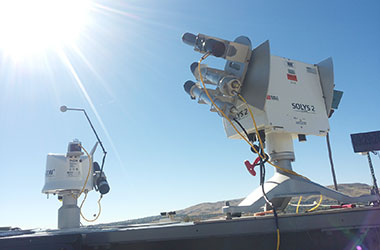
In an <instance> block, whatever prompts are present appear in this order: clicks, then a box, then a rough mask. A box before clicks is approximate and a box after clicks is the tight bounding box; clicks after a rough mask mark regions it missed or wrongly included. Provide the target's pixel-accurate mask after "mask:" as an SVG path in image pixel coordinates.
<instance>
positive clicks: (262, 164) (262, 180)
mask: <svg viewBox="0 0 380 250" xmlns="http://www.w3.org/2000/svg"><path fill="white" fill-rule="evenodd" d="M233 121H234V122H236V124H237V125H239V127H240V128H241V130H243V132H244V134H245V135H246V136H247V138H248V139H249V136H248V133H247V130H245V128H244V127H243V125H242V124H241V123H240V122H239V121H238V120H237V119H236V118H235V119H233ZM254 146H255V147H256V150H257V152H259V157H260V156H261V157H260V161H259V162H258V163H257V165H260V186H261V191H262V192H263V197H264V200H265V202H266V204H267V205H269V206H271V207H272V209H273V216H274V220H275V225H276V232H277V231H279V230H280V228H279V226H278V215H277V211H276V208H275V207H274V205H273V203H272V202H271V201H270V200H269V198H268V196H267V194H266V193H265V190H264V183H265V165H264V164H265V163H266V162H267V161H268V160H269V156H268V155H267V154H266V153H265V152H263V149H262V148H260V147H259V146H257V145H254ZM251 151H252V152H253V153H256V152H254V151H253V149H252V147H251ZM263 158H264V161H263Z"/></svg>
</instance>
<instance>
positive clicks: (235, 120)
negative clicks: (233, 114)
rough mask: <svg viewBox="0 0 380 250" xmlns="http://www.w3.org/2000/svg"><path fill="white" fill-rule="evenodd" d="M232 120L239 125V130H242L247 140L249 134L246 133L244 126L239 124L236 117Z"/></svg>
mask: <svg viewBox="0 0 380 250" xmlns="http://www.w3.org/2000/svg"><path fill="white" fill-rule="evenodd" d="M233 121H234V122H236V124H237V125H239V127H240V128H241V130H243V132H244V134H245V135H246V136H247V138H248V140H249V135H248V133H247V130H245V128H244V127H243V125H241V123H240V122H239V121H238V120H237V119H236V118H234V119H233Z"/></svg>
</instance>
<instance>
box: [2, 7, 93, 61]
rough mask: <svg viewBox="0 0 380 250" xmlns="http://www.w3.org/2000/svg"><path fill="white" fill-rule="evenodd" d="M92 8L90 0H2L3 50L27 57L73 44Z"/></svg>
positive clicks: (16, 55) (10, 53) (11, 54)
mask: <svg viewBox="0 0 380 250" xmlns="http://www.w3.org/2000/svg"><path fill="white" fill-rule="evenodd" d="M90 7H91V3H90V0H0V51H1V52H3V53H5V54H7V55H10V56H13V57H25V56H30V55H34V54H38V53H41V52H43V51H45V50H47V49H56V48H60V47H62V46H65V45H69V44H71V43H73V42H75V40H76V39H77V38H78V36H79V34H80V33H81V32H82V31H83V29H84V27H85V25H86V24H87V23H88V14H89V10H90Z"/></svg>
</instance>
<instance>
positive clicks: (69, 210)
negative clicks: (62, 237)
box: [58, 194, 80, 229]
mask: <svg viewBox="0 0 380 250" xmlns="http://www.w3.org/2000/svg"><path fill="white" fill-rule="evenodd" d="M79 226H80V209H79V207H78V206H77V198H76V197H75V196H74V195H72V194H65V195H63V197H62V207H60V208H59V210H58V228H59V229H68V228H79Z"/></svg>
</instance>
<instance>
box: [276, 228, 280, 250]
mask: <svg viewBox="0 0 380 250" xmlns="http://www.w3.org/2000/svg"><path fill="white" fill-rule="evenodd" d="M276 231H277V247H276V249H277V250H279V249H280V229H278V228H277V230H276Z"/></svg>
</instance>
